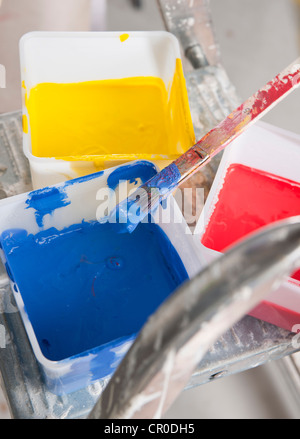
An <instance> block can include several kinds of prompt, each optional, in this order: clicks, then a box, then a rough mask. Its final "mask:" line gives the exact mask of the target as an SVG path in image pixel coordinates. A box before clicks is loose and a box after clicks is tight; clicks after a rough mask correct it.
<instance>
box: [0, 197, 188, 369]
mask: <svg viewBox="0 0 300 439" xmlns="http://www.w3.org/2000/svg"><path fill="white" fill-rule="evenodd" d="M51 194H54V195H53V196H54V198H55V199H56V202H57V203H58V205H59V206H60V205H61V204H63V203H64V202H65V199H64V198H61V197H60V195H57V192H55V191H54V192H53V193H52V192H51ZM51 196H52V195H51ZM47 199H49V198H48V197H47ZM37 202H38V203H40V198H36V199H35V203H37ZM51 203H52V200H51ZM51 203H50V205H51ZM45 206H48V204H45V205H42V206H41V205H40V204H39V205H38V207H39V209H40V208H41V207H42V212H44V211H45V212H48V209H46V207H45ZM0 240H1V243H2V246H3V251H4V253H5V257H6V259H7V264H8V270H9V271H10V272H11V276H12V278H13V279H14V280H15V282H16V284H17V286H18V290H19V291H20V294H21V296H22V299H23V301H24V304H25V308H26V311H27V314H28V316H29V319H30V321H31V323H32V326H33V329H34V332H35V334H36V337H37V340H38V342H39V345H40V348H41V350H42V352H43V354H44V356H45V357H46V358H48V359H50V360H54V361H60V360H63V359H66V358H68V357H71V356H78V355H80V354H82V353H83V352H86V351H90V350H92V349H96V348H97V347H99V346H103V345H105V344H110V343H115V342H116V340H119V339H120V338H125V339H126V337H131V336H132V335H133V334H136V333H138V331H139V330H140V329H141V327H142V326H143V325H144V323H145V321H146V320H147V318H148V316H149V315H150V314H152V313H153V312H154V311H155V310H156V309H157V307H158V306H159V305H160V304H161V303H162V302H163V301H164V300H165V299H166V298H167V297H168V296H169V295H170V294H171V293H172V292H173V291H174V290H175V289H176V288H177V287H178V286H179V285H180V284H182V282H184V281H185V280H186V279H187V278H188V275H187V272H186V270H185V267H184V265H183V263H182V261H181V259H180V257H179V255H178V254H177V252H176V250H175V249H174V247H173V245H172V244H171V242H170V241H169V239H168V237H167V236H166V235H165V234H164V232H163V231H162V229H161V228H160V227H159V226H157V225H156V224H139V226H138V227H137V228H136V230H135V231H134V232H133V233H132V234H116V233H115V232H114V231H113V229H112V228H111V227H110V226H109V224H99V223H98V222H90V223H88V222H84V221H83V222H82V223H80V224H75V225H72V226H70V227H68V228H66V229H64V230H62V231H58V230H56V229H55V228H51V229H48V230H42V231H40V232H39V233H38V234H36V235H27V232H26V231H24V230H22V229H20V230H8V231H6V232H4V233H2V235H1V238H0ZM99 358H100V357H99ZM102 372H103V371H102Z"/></svg>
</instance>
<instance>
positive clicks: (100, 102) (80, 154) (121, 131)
mask: <svg viewBox="0 0 300 439" xmlns="http://www.w3.org/2000/svg"><path fill="white" fill-rule="evenodd" d="M26 106H27V109H28V113H29V122H30V129H31V143H32V153H33V155H35V156H38V157H55V158H57V159H64V160H68V161H85V162H91V161H92V162H93V168H94V169H95V170H100V169H104V168H106V167H108V164H109V165H110V166H112V165H116V163H117V162H118V163H122V162H126V161H130V160H136V159H145V160H146V159H148V160H166V159H169V161H172V160H174V159H176V158H177V157H178V156H179V155H180V154H182V153H183V152H185V151H186V150H187V149H188V148H189V147H190V146H192V145H193V144H194V141H195V136H194V130H193V125H192V120H191V115H190V110H189V104H188V96H187V91H186V87H185V80H184V76H183V71H182V65H181V61H180V60H177V64H176V72H175V75H174V78H173V81H172V84H171V85H170V87H169V90H168V89H167V88H166V86H165V84H164V82H163V81H162V79H160V78H157V77H133V78H124V79H112V80H103V81H90V82H82V83H70V84H54V83H42V84H38V85H37V86H36V87H34V88H32V89H31V90H30V93H29V95H28V96H27V98H26ZM74 166H75V167H76V169H77V164H75V163H74ZM87 167H88V168H89V169H90V168H91V163H90V164H88V163H87ZM85 172H86V171H85V170H84V169H82V170H81V171H79V170H78V173H80V174H82V175H83V174H84V173H85ZM89 172H90V171H89Z"/></svg>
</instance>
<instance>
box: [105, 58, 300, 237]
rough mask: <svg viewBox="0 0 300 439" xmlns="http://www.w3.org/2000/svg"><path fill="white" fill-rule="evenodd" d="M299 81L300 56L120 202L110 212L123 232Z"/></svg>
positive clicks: (151, 211) (133, 226) (112, 219)
mask: <svg viewBox="0 0 300 439" xmlns="http://www.w3.org/2000/svg"><path fill="white" fill-rule="evenodd" d="M299 84H300V58H298V59H297V60H296V61H294V62H293V63H292V64H291V65H290V66H288V67H287V68H286V69H284V70H283V71H282V72H281V73H279V74H278V75H277V76H276V77H275V78H274V79H272V80H271V81H270V82H268V83H267V84H266V85H265V86H264V87H263V88H261V89H260V90H259V91H257V92H256V93H255V94H254V95H253V96H251V97H250V98H249V99H247V100H246V101H245V102H244V103H243V104H242V105H240V106H239V107H238V108H237V109H236V110H234V111H233V112H232V113H231V114H230V115H229V116H228V117H226V119H224V120H223V121H222V122H220V123H219V124H218V125H217V126H216V127H215V128H213V129H212V130H211V131H209V132H208V133H207V134H206V135H205V136H204V137H203V138H202V139H201V140H199V142H197V143H196V144H195V145H194V146H192V147H191V148H190V149H189V150H188V151H187V152H185V153H184V154H183V155H181V156H180V157H179V158H178V159H177V160H175V161H174V162H172V163H171V164H170V165H169V166H167V167H166V168H164V169H163V170H162V171H160V172H159V173H158V174H156V175H155V176H154V177H153V178H151V179H150V180H149V181H148V182H146V183H144V184H143V185H142V186H140V187H139V188H138V189H137V190H136V191H134V192H133V194H132V195H130V196H129V197H128V198H127V199H126V200H124V201H122V202H121V203H119V204H118V205H117V206H116V208H115V209H114V211H113V212H112V213H111V216H110V220H111V222H117V223H118V224H121V227H119V228H118V230H119V231H120V232H132V231H133V230H134V229H135V228H136V227H137V225H138V224H139V223H140V222H141V221H143V219H144V218H145V217H146V216H147V215H148V214H149V213H153V212H154V211H155V209H156V208H157V207H158V205H159V204H160V203H161V201H162V200H164V199H165V198H166V197H168V195H169V194H170V193H172V192H173V191H174V190H175V189H176V188H177V187H178V186H179V185H180V184H182V183H183V182H184V181H186V180H187V179H188V178H190V177H191V176H192V175H193V174H194V173H195V172H196V171H198V170H199V169H200V168H202V167H203V166H205V165H206V164H207V163H208V162H209V161H210V160H211V159H212V158H213V157H214V156H215V155H217V154H218V153H219V152H220V151H222V150H223V149H224V148H225V147H226V146H227V145H228V144H230V143H231V142H232V141H233V140H234V139H235V138H236V137H237V136H239V135H240V134H241V133H242V132H243V131H244V130H245V129H246V128H248V127H250V126H251V125H252V124H253V123H254V122H255V121H257V120H259V119H260V118H261V117H262V116H264V115H265V114H266V113H267V112H268V111H269V110H270V109H271V108H272V107H274V106H275V105H276V104H277V103H278V102H280V101H281V100H282V99H283V98H284V97H286V96H287V95H288V94H289V93H290V92H291V91H293V90H294V89H295V88H296V87H298V86H299Z"/></svg>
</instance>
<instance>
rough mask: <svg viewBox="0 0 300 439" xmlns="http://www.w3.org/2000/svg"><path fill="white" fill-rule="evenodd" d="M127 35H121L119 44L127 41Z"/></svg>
mask: <svg viewBox="0 0 300 439" xmlns="http://www.w3.org/2000/svg"><path fill="white" fill-rule="evenodd" d="M128 38H129V34H122V35H120V41H121V43H124V41H126V40H128Z"/></svg>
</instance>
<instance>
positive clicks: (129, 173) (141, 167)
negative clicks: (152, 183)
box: [107, 160, 157, 190]
mask: <svg viewBox="0 0 300 439" xmlns="http://www.w3.org/2000/svg"><path fill="white" fill-rule="evenodd" d="M133 171H134V173H135V175H133ZM156 173H157V170H156V167H155V165H154V164H153V163H151V162H146V161H143V160H141V161H139V162H133V163H130V164H128V165H123V166H119V167H118V168H117V169H115V170H114V171H113V172H112V173H111V174H110V175H109V176H108V178H107V185H108V187H109V188H110V189H113V190H115V189H116V187H117V186H118V185H119V182H120V180H128V181H129V182H130V183H137V181H138V178H137V177H136V176H137V175H138V176H139V178H142V179H143V181H148V180H150V179H151V178H152V177H153V176H154V175H155V174H156Z"/></svg>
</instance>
